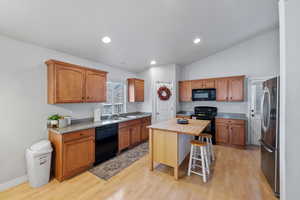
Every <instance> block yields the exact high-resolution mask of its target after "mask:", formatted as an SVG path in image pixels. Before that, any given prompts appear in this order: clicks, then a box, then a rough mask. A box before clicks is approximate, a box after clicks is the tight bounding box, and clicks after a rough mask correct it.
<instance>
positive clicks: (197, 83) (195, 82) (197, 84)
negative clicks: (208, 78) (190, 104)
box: [192, 80, 204, 89]
mask: <svg viewBox="0 0 300 200" xmlns="http://www.w3.org/2000/svg"><path fill="white" fill-rule="evenodd" d="M202 88H204V82H203V80H193V81H192V89H202Z"/></svg>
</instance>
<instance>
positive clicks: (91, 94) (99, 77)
mask: <svg viewBox="0 0 300 200" xmlns="http://www.w3.org/2000/svg"><path fill="white" fill-rule="evenodd" d="M105 101H106V74H105V73H101V72H100V73H99V72H98V71H92V70H87V71H86V102H105Z"/></svg>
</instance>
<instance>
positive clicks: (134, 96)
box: [127, 78, 145, 102]
mask: <svg viewBox="0 0 300 200" xmlns="http://www.w3.org/2000/svg"><path fill="white" fill-rule="evenodd" d="M127 82H128V102H143V101H144V97H145V95H144V87H145V86H144V80H141V79H136V78H130V79H127Z"/></svg>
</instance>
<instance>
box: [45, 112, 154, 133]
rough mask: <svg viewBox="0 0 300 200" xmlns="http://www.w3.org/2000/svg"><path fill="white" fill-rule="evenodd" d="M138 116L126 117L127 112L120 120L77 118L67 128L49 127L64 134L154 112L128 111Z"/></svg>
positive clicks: (149, 114)
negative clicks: (96, 120) (97, 120)
mask: <svg viewBox="0 0 300 200" xmlns="http://www.w3.org/2000/svg"><path fill="white" fill-rule="evenodd" d="M133 115H134V116H136V117H125V116H126V114H125V115H124V114H123V115H122V116H123V117H122V118H121V119H118V120H109V119H106V120H101V121H99V122H94V121H93V119H92V118H91V119H83V120H75V121H74V122H73V121H72V124H71V125H69V126H67V127H65V128H49V129H48V130H50V131H53V132H55V133H57V134H64V133H70V132H74V131H80V130H84V129H89V128H96V127H100V126H105V125H109V124H116V123H120V122H126V121H130V120H135V119H140V118H144V117H149V116H151V115H152V114H151V113H128V114H127V116H133Z"/></svg>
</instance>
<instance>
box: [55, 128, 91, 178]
mask: <svg viewBox="0 0 300 200" xmlns="http://www.w3.org/2000/svg"><path fill="white" fill-rule="evenodd" d="M49 140H50V141H51V143H52V145H53V147H54V154H53V155H54V156H53V162H52V164H53V170H54V176H55V178H56V179H57V180H59V181H63V180H65V179H68V178H70V177H72V176H75V175H77V174H79V173H81V172H83V171H85V170H87V169H89V168H90V167H91V166H92V165H93V163H94V161H95V129H87V130H82V131H76V132H72V133H65V134H57V133H54V132H52V131H50V132H49Z"/></svg>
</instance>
